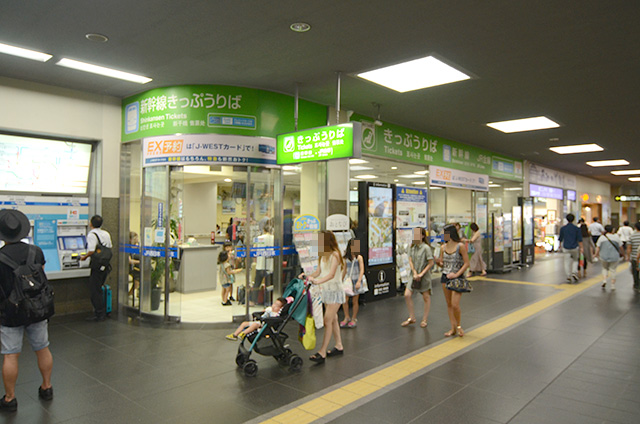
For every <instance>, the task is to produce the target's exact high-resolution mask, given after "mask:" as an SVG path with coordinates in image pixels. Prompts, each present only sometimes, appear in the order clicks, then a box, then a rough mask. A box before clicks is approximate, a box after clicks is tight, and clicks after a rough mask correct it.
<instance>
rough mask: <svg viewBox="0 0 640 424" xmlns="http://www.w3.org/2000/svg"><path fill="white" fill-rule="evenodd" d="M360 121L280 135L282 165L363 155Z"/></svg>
mask: <svg viewBox="0 0 640 424" xmlns="http://www.w3.org/2000/svg"><path fill="white" fill-rule="evenodd" d="M361 136H362V130H361V127H360V123H359V122H350V123H347V124H340V125H333V126H328V127H319V128H311V129H308V130H303V131H297V132H295V133H288V134H279V135H278V136H277V138H276V150H277V162H278V165H286V164H291V163H301V162H314V161H319V160H331V159H344V158H352V157H360V139H361Z"/></svg>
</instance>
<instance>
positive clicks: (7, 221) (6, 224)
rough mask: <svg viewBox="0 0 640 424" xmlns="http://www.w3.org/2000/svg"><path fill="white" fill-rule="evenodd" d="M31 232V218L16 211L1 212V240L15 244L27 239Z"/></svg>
mask: <svg viewBox="0 0 640 424" xmlns="http://www.w3.org/2000/svg"><path fill="white" fill-rule="evenodd" d="M30 230H31V224H30V223H29V218H27V216H26V215H25V214H23V213H22V212H20V211H17V210H14V209H2V210H0V240H4V241H5V242H7V243H14V242H16V241H20V240H22V239H23V238H25V237H26V236H27V235H28V234H29V231H30Z"/></svg>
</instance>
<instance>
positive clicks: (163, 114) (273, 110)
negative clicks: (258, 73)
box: [122, 85, 327, 142]
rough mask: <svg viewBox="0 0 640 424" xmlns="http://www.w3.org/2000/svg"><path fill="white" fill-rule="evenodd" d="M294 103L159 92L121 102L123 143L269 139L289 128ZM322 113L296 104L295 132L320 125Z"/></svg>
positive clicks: (214, 90)
mask: <svg viewBox="0 0 640 424" xmlns="http://www.w3.org/2000/svg"><path fill="white" fill-rule="evenodd" d="M294 105H295V102H294V98H293V97H292V96H288V95H285V94H281V93H274V92H271V91H265V90H257V89H253V88H245V87H232V86H224V85H182V86H175V87H162V88H155V89H153V90H149V91H146V92H144V93H141V94H137V95H135V96H132V97H128V98H126V99H124V100H123V101H122V123H123V128H122V141H125V142H126V141H132V140H138V139H141V138H146V137H154V136H163V135H168V134H231V135H244V136H251V137H271V138H275V136H276V135H277V134H281V133H285V132H288V131H291V130H292V129H293V128H295V126H294ZM326 120H327V108H326V106H322V105H319V104H316V103H311V102H308V101H304V100H300V101H299V118H298V126H299V128H312V127H318V126H321V125H324V124H325V123H326Z"/></svg>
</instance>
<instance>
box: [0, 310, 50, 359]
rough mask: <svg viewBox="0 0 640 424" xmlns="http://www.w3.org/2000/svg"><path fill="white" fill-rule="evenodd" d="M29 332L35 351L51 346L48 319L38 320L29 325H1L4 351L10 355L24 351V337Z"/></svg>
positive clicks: (0, 338) (30, 341)
mask: <svg viewBox="0 0 640 424" xmlns="http://www.w3.org/2000/svg"><path fill="white" fill-rule="evenodd" d="M24 333H27V340H29V344H30V345H31V348H32V349H33V351H34V352H37V351H39V350H42V349H44V348H45V347H47V346H49V327H48V322H47V320H46V319H45V320H43V321H40V322H36V323H35V324H31V325H28V326H26V327H25V326H21V327H5V326H4V325H2V326H0V341H1V342H2V351H0V353H2V354H3V355H8V354H12V353H20V352H22V338H23V335H24Z"/></svg>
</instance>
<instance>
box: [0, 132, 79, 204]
mask: <svg viewBox="0 0 640 424" xmlns="http://www.w3.org/2000/svg"><path fill="white" fill-rule="evenodd" d="M90 165H91V144H86V143H78V142H71V141H59V140H50V139H44V138H34V137H26V136H17V135H8V134H0V191H12V192H27V193H60V194H86V193H87V187H88V184H89V168H90Z"/></svg>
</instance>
